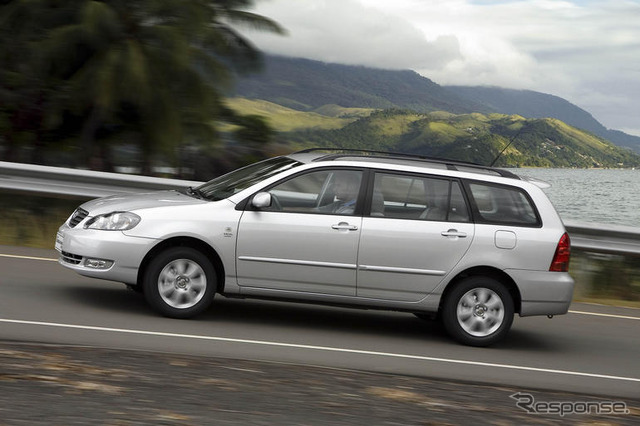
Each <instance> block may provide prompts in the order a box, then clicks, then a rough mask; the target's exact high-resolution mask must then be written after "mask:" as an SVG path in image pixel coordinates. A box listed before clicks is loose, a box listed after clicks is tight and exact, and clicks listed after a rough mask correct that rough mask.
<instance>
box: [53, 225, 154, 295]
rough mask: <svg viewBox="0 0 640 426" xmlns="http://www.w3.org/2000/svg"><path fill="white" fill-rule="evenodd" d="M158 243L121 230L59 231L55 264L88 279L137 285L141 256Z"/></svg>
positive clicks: (76, 229)
mask: <svg viewBox="0 0 640 426" xmlns="http://www.w3.org/2000/svg"><path fill="white" fill-rule="evenodd" d="M157 243H158V240H156V239H152V238H141V237H131V236H128V235H125V234H124V233H122V232H120V231H100V230H92V229H84V228H81V227H78V228H70V227H69V226H67V225H66V224H64V225H62V226H61V227H60V229H58V233H57V236H56V250H57V251H58V252H59V253H60V258H59V259H58V263H60V264H61V265H62V266H64V267H66V268H69V269H72V270H74V271H75V272H77V273H78V274H80V275H84V276H87V277H91V278H100V279H105V280H112V281H119V282H123V283H125V284H132V285H135V284H137V280H138V269H139V267H140V264H141V263H142V260H143V259H144V256H145V255H146V254H147V253H148V252H149V250H151V248H152V247H153V246H155V245H156V244H157Z"/></svg>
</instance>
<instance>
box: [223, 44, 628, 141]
mask: <svg viewBox="0 0 640 426" xmlns="http://www.w3.org/2000/svg"><path fill="white" fill-rule="evenodd" d="M231 95H232V96H239V97H245V98H249V99H262V100H266V101H269V102H273V103H275V104H278V105H282V106H285V107H288V108H291V109H295V110H299V111H313V110H316V109H318V108H321V107H323V106H324V105H331V104H335V105H340V106H341V107H346V108H371V109H393V108H397V109H409V110H413V111H416V112H420V113H428V112H434V111H440V110H441V111H447V112H450V113H454V114H470V113H474V112H477V113H481V114H490V113H500V114H506V115H521V116H523V117H526V118H532V119H542V118H556V119H559V120H561V121H563V122H565V123H567V124H569V125H571V126H573V127H577V128H579V129H583V130H586V131H588V132H590V133H593V134H594V135H596V136H599V137H601V138H604V139H607V140H609V141H611V142H613V143H614V144H615V145H617V146H620V147H623V148H626V149H631V150H633V151H635V152H637V153H640V137H637V136H633V135H629V134H626V133H624V132H621V131H619V130H611V129H607V128H606V127H605V126H603V125H602V124H601V123H600V122H598V121H597V120H596V119H595V118H594V117H593V116H592V115H591V114H590V113H589V112H587V111H585V110H583V109H582V108H580V107H578V106H576V105H574V104H572V103H570V102H569V101H567V100H565V99H563V98H561V97H558V96H555V95H551V94H545V93H541V92H536V91H532V90H517V89H506V88H500V87H485V86H441V85H439V84H437V83H435V82H433V81H432V80H430V79H428V78H427V77H424V76H421V75H420V74H418V73H416V72H415V71H411V70H399V71H397V70H384V69H376V68H369V67H364V66H352V65H341V64H332V63H325V62H320V61H314V60H310V59H301V58H290V57H285V56H266V57H265V67H264V71H263V72H262V73H260V74H257V75H251V76H240V77H239V78H238V81H237V84H236V87H235V90H234V91H233V92H232V94H231Z"/></svg>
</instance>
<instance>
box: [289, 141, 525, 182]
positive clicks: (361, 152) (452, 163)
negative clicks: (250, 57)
mask: <svg viewBox="0 0 640 426" xmlns="http://www.w3.org/2000/svg"><path fill="white" fill-rule="evenodd" d="M318 151H330V153H327V155H324V156H321V157H318V158H316V159H314V160H313V161H331V160H338V159H341V158H344V157H360V158H366V157H376V158H388V159H395V160H409V161H420V162H423V163H437V164H444V165H446V166H447V168H448V169H449V170H456V171H457V170H459V169H458V167H465V168H470V169H478V170H485V171H490V172H494V173H497V174H498V175H500V176H502V177H507V178H512V179H520V176H518V175H516V174H514V173H511V172H510V171H508V170H503V169H498V168H495V167H491V166H483V165H481V164H477V163H472V162H467V161H458V160H449V159H446V158H438V157H430V156H427V155H419V154H406V153H403V152H391V151H374V150H368V149H350V148H308V149H303V150H302V151H296V152H294V153H293V154H306V153H313V152H318Z"/></svg>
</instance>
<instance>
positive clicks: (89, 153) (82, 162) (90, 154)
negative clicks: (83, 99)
mask: <svg viewBox="0 0 640 426" xmlns="http://www.w3.org/2000/svg"><path fill="white" fill-rule="evenodd" d="M100 115H101V112H100V107H99V106H97V105H94V106H93V107H92V108H91V113H90V114H89V117H88V118H87V121H85V122H84V125H83V126H82V133H81V134H80V147H79V148H80V152H79V153H78V164H77V165H78V166H79V167H88V168H89V169H91V170H99V169H101V168H102V167H101V163H102V161H101V159H100V153H99V151H98V150H97V147H96V146H95V145H96V143H95V139H96V131H97V130H98V127H99V126H100V121H101V119H100Z"/></svg>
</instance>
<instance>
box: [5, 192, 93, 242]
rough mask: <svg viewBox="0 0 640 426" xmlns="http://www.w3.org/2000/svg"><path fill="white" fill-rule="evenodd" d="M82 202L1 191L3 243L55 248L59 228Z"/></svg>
mask: <svg viewBox="0 0 640 426" xmlns="http://www.w3.org/2000/svg"><path fill="white" fill-rule="evenodd" d="M82 202H83V201H81V200H74V199H60V198H53V197H40V196H26V195H24V194H17V193H15V194H14V193H9V192H3V193H0V205H2V206H3V207H2V208H1V209H0V245H9V246H22V247H34V248H47V249H51V248H53V245H54V242H55V238H56V232H57V230H58V228H59V227H60V225H62V224H63V223H64V221H65V220H67V218H68V217H69V216H70V215H71V213H73V211H74V210H75V209H76V207H77V206H78V205H80V204H81V203H82Z"/></svg>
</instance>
